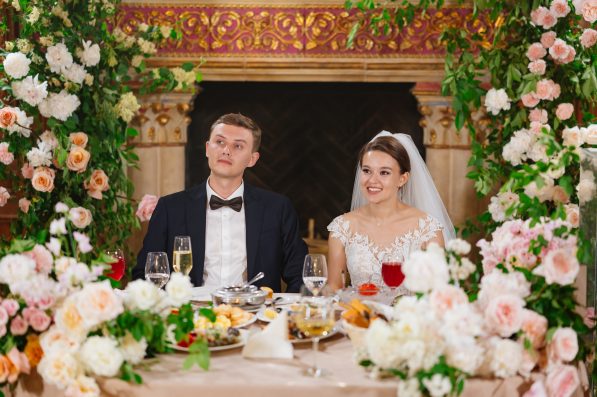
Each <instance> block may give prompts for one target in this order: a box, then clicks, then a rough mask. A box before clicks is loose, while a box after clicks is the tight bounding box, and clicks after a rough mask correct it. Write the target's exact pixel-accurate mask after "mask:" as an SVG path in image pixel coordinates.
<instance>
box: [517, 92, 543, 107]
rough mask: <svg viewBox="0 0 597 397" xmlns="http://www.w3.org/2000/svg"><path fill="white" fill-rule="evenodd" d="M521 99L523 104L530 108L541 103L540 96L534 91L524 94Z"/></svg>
mask: <svg viewBox="0 0 597 397" xmlns="http://www.w3.org/2000/svg"><path fill="white" fill-rule="evenodd" d="M520 99H522V104H523V105H524V106H526V107H528V108H532V107H535V106H537V104H538V103H539V98H537V96H536V95H535V93H534V92H529V93H528V94H524V95H523V96H522V97H521V98H520Z"/></svg>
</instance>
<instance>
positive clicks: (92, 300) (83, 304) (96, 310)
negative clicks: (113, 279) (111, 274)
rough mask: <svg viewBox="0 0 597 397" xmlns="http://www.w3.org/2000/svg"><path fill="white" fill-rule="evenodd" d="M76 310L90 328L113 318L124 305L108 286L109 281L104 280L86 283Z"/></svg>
mask: <svg viewBox="0 0 597 397" xmlns="http://www.w3.org/2000/svg"><path fill="white" fill-rule="evenodd" d="M78 310H79V313H81V316H82V317H83V319H84V321H85V324H86V325H87V326H88V327H90V328H92V327H94V326H96V325H98V324H100V323H102V322H104V321H109V320H113V319H115V318H116V317H117V316H118V315H119V314H120V313H122V312H123V311H124V307H123V306H122V300H121V298H120V297H118V295H116V294H115V293H114V290H113V289H112V287H111V286H110V282H109V281H107V280H105V281H102V282H97V283H90V284H86V285H85V286H84V287H83V289H82V290H81V297H80V301H79V304H78Z"/></svg>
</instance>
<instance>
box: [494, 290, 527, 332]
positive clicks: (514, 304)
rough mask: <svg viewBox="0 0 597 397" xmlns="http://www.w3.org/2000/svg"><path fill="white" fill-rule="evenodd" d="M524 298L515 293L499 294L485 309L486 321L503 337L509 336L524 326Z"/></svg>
mask: <svg viewBox="0 0 597 397" xmlns="http://www.w3.org/2000/svg"><path fill="white" fill-rule="evenodd" d="M523 308H524V300H522V298H520V297H518V296H515V295H499V296H496V297H495V298H493V299H492V300H491V302H489V305H487V308H486V309H485V323H486V324H487V326H488V327H489V329H490V330H491V331H493V332H495V333H497V334H498V335H500V336H502V337H504V338H505V337H509V336H510V335H512V334H514V333H515V332H518V331H519V330H520V327H522V319H523V317H522V314H523Z"/></svg>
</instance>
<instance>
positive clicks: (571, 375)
mask: <svg viewBox="0 0 597 397" xmlns="http://www.w3.org/2000/svg"><path fill="white" fill-rule="evenodd" d="M545 384H546V385H547V394H548V395H549V396H554V397H556V396H557V397H570V396H571V395H572V394H573V393H574V391H575V390H576V389H577V388H578V386H579V385H580V380H579V377H578V371H577V370H576V368H575V367H573V366H572V365H558V366H555V367H553V368H551V369H550V371H549V372H548V374H547V377H546V378H545Z"/></svg>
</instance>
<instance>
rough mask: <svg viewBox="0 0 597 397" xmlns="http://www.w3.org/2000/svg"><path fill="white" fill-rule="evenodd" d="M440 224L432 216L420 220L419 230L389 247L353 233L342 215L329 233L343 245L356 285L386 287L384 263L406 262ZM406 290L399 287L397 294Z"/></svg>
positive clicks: (332, 225) (399, 237) (440, 227)
mask: <svg viewBox="0 0 597 397" xmlns="http://www.w3.org/2000/svg"><path fill="white" fill-rule="evenodd" d="M442 229H443V227H442V225H441V223H440V222H439V221H438V220H436V219H435V218H434V217H432V216H431V215H427V217H425V218H420V219H419V227H418V228H417V229H414V230H409V231H408V232H407V233H406V234H403V235H401V236H396V238H395V239H394V242H393V243H392V244H391V245H390V246H388V247H379V246H377V245H375V244H374V243H373V242H372V241H370V240H369V237H368V236H367V235H364V234H360V233H354V232H353V231H352V230H351V228H350V222H349V221H348V220H347V219H346V218H345V217H344V215H340V216H338V217H336V218H335V219H334V220H333V221H332V222H331V223H330V224H329V225H328V231H329V232H330V235H331V236H332V237H334V238H337V239H338V240H340V242H341V243H342V245H344V252H345V254H346V266H347V267H348V273H349V274H350V279H351V281H352V285H353V286H358V285H361V284H363V283H367V282H372V283H375V284H376V285H384V282H383V279H382V277H381V263H382V261H396V262H404V260H406V259H407V258H408V256H409V255H410V253H411V252H415V251H418V250H419V249H421V247H422V246H423V245H424V244H425V243H426V242H428V241H430V240H432V239H433V238H434V237H435V236H436V234H437V231H438V230H442ZM402 289H404V288H403V287H400V288H399V290H398V292H399V293H404V292H406V291H400V290H402Z"/></svg>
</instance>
